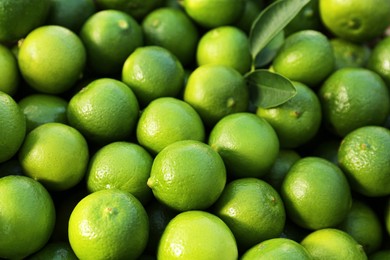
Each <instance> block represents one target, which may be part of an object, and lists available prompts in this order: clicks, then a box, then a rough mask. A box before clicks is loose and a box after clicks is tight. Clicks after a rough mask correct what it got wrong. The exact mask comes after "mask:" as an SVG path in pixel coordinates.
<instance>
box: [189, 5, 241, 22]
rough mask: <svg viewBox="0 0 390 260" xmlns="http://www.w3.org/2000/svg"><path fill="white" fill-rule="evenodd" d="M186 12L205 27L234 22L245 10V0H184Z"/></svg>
mask: <svg viewBox="0 0 390 260" xmlns="http://www.w3.org/2000/svg"><path fill="white" fill-rule="evenodd" d="M182 2H183V7H184V10H185V11H186V13H187V14H188V15H189V17H191V19H193V20H194V21H195V22H196V23H197V24H199V25H201V26H203V27H205V28H216V27H219V26H223V25H230V24H234V23H235V22H236V21H238V19H240V17H241V15H242V14H243V12H244V8H245V0H183V1H182Z"/></svg>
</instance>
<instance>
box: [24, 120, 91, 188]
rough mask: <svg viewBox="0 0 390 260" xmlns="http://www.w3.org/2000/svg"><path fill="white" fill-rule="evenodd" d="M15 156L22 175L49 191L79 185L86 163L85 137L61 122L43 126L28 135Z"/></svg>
mask: <svg viewBox="0 0 390 260" xmlns="http://www.w3.org/2000/svg"><path fill="white" fill-rule="evenodd" d="M18 155H19V161H20V163H21V165H22V168H23V171H24V172H25V174H26V175H27V176H30V177H31V178H34V179H35V180H38V181H39V182H41V183H42V184H43V185H45V187H47V188H48V189H50V190H66V189H69V188H71V187H73V186H75V185H76V184H78V183H79V182H80V181H81V180H82V179H83V177H84V175H85V171H86V169H87V164H88V160H89V151H88V145H87V142H86V140H85V138H84V137H83V136H82V135H81V133H80V132H79V131H77V130H76V129H75V128H73V127H70V126H68V125H65V124H62V123H46V124H43V125H41V126H38V127H37V128H35V129H34V130H32V131H31V132H29V133H28V134H27V135H26V138H25V141H24V143H23V145H22V147H21V148H20V150H19V154H18Z"/></svg>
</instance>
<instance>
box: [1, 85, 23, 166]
mask: <svg viewBox="0 0 390 260" xmlns="http://www.w3.org/2000/svg"><path fill="white" fill-rule="evenodd" d="M0 125H1V127H0V136H1V139H0V163H2V162H5V161H7V160H9V159H11V157H12V156H14V155H15V154H16V153H17V151H18V150H19V148H20V146H21V145H22V143H23V140H24V137H25V134H26V119H25V117H24V114H23V112H22V110H21V109H20V107H19V105H18V104H17V103H16V101H15V100H14V99H13V98H12V97H11V96H10V95H8V94H6V93H4V92H2V91H0Z"/></svg>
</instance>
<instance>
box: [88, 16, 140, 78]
mask: <svg viewBox="0 0 390 260" xmlns="http://www.w3.org/2000/svg"><path fill="white" fill-rule="evenodd" d="M80 39H81V40H82V42H83V43H84V46H85V49H86V51H87V65H88V68H89V69H91V70H92V72H94V73H96V74H99V75H110V76H111V75H112V76H117V74H119V75H120V73H121V71H122V67H123V64H124V62H125V60H126V59H127V57H128V56H129V55H130V54H131V53H132V52H133V51H134V50H135V49H136V48H138V47H141V46H142V45H143V43H144V40H143V34H142V29H141V26H140V25H139V24H138V22H137V21H136V20H135V19H134V18H133V17H132V16H130V15H129V14H127V13H125V12H121V11H118V10H102V11H99V12H96V13H94V14H93V15H91V16H90V17H89V18H88V19H87V20H86V21H85V23H84V24H83V26H82V27H81V29H80Z"/></svg>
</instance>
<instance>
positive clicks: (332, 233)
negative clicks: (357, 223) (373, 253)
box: [301, 228, 367, 260]
mask: <svg viewBox="0 0 390 260" xmlns="http://www.w3.org/2000/svg"><path fill="white" fill-rule="evenodd" d="M301 245H302V246H304V247H305V248H306V250H307V251H308V252H309V254H310V255H311V256H312V258H313V259H354V260H366V259H367V255H366V253H365V252H364V250H363V247H362V246H361V245H359V244H358V242H356V240H355V239H353V238H352V237H351V236H350V235H349V234H348V233H346V232H344V231H342V230H339V229H335V228H324V229H320V230H316V231H313V232H312V233H310V234H308V235H307V236H306V237H305V238H304V239H303V240H302V241H301Z"/></svg>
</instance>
